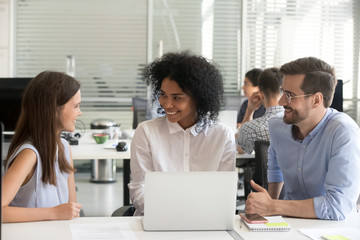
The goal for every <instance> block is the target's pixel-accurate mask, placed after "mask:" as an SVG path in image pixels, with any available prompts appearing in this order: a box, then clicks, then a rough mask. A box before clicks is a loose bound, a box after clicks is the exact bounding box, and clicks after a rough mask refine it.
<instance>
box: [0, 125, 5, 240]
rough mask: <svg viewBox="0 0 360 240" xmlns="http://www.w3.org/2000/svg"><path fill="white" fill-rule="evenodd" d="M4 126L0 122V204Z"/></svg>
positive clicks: (0, 195) (0, 216)
mask: <svg viewBox="0 0 360 240" xmlns="http://www.w3.org/2000/svg"><path fill="white" fill-rule="evenodd" d="M3 133H4V125H3V123H2V122H0V160H1V178H0V204H1V199H2V175H3V174H2V171H3V158H2V153H3V143H4V134H3ZM1 209H2V208H0V239H1V225H2V224H1V223H2V211H1Z"/></svg>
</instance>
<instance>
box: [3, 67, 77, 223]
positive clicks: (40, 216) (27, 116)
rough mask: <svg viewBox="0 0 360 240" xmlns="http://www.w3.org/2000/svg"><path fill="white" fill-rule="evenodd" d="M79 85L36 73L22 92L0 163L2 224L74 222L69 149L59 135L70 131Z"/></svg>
mask: <svg viewBox="0 0 360 240" xmlns="http://www.w3.org/2000/svg"><path fill="white" fill-rule="evenodd" d="M80 101H81V94H80V83H79V82H78V81H76V80H75V79H74V78H72V77H70V76H68V75H66V74H63V73H59V72H42V73H40V74H39V75H37V76H36V77H35V78H34V79H33V80H32V81H31V82H30V83H29V85H28V86H27V88H26V90H25V93H24V95H23V100H22V106H21V113H20V117H19V120H18V123H17V126H16V129H15V135H14V137H13V139H12V142H11V145H10V148H9V151H8V155H7V158H6V161H5V175H4V177H3V192H2V211H3V221H4V222H29V221H41V220H62V219H73V218H75V217H78V216H79V213H80V208H81V205H80V204H79V203H76V193H75V181H74V168H73V162H72V157H71V151H70V147H69V144H68V143H67V142H66V141H65V140H64V139H61V138H60V133H61V131H74V130H75V123H76V118H77V117H78V116H80V115H81V111H80Z"/></svg>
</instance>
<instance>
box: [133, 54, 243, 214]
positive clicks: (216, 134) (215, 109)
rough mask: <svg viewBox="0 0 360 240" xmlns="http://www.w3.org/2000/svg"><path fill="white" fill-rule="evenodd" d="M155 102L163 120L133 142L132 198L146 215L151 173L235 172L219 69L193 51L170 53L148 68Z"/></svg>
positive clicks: (144, 127) (141, 129)
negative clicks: (219, 118) (223, 115)
mask: <svg viewBox="0 0 360 240" xmlns="http://www.w3.org/2000/svg"><path fill="white" fill-rule="evenodd" d="M143 78H144V80H145V81H146V83H147V84H148V85H150V86H151V87H152V91H153V92H152V94H153V102H158V103H159V104H160V108H159V110H158V113H162V114H164V116H162V117H159V118H156V119H152V120H149V121H145V122H142V123H140V124H139V125H138V127H137V128H136V131H135V134H134V137H133V139H132V142H131V161H130V164H131V174H132V180H131V182H130V184H129V189H130V197H131V200H132V202H133V204H134V207H135V209H136V211H135V215H143V214H144V178H145V173H146V172H149V171H161V172H170V171H172V172H174V171H179V172H188V171H235V157H236V156H235V154H236V145H235V138H234V135H233V132H232V130H231V129H230V128H229V127H227V126H225V125H223V124H221V123H219V122H217V121H216V119H217V116H218V114H219V110H220V107H221V103H222V96H223V82H222V76H221V74H220V72H219V70H218V68H217V67H216V66H215V65H214V64H212V63H210V62H209V61H207V60H206V59H205V58H203V57H201V56H196V55H192V54H191V53H190V52H188V51H185V52H180V53H168V54H165V55H164V56H163V57H161V58H158V59H156V60H155V61H154V62H153V63H151V64H149V65H148V66H146V67H145V69H144V71H143Z"/></svg>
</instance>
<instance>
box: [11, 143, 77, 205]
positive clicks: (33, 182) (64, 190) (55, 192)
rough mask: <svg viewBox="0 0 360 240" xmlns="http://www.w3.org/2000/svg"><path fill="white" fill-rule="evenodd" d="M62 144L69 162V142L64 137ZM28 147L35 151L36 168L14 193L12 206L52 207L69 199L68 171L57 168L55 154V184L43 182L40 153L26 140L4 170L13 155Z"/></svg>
mask: <svg viewBox="0 0 360 240" xmlns="http://www.w3.org/2000/svg"><path fill="white" fill-rule="evenodd" d="M61 141H62V144H63V145H64V150H65V157H66V159H67V161H68V162H70V149H69V144H68V143H67V142H66V140H65V139H61ZM26 148H29V149H31V150H33V151H34V152H35V153H36V161H37V165H36V169H35V172H34V174H33V176H32V177H31V179H30V180H29V181H28V182H27V183H26V184H25V185H24V186H21V187H20V189H19V191H18V192H17V193H16V196H15V198H14V199H13V200H12V202H11V203H10V206H13V207H27V208H40V207H54V206H57V205H60V204H63V203H67V202H68V201H69V189H68V176H69V174H68V173H65V172H61V171H60V169H59V164H58V159H57V154H56V162H55V174H56V186H54V185H52V184H48V183H44V182H43V181H42V180H41V176H42V165H41V161H40V155H39V152H38V151H37V149H36V148H35V147H34V146H33V145H32V144H31V143H30V142H27V143H25V144H23V145H21V146H20V147H19V148H18V149H17V150H16V151H15V152H14V154H13V155H12V156H11V157H10V161H9V162H8V164H7V166H6V170H7V169H8V167H9V166H10V163H11V162H12V161H13V160H14V159H15V157H16V156H17V155H18V154H19V153H20V152H21V151H22V150H24V149H26Z"/></svg>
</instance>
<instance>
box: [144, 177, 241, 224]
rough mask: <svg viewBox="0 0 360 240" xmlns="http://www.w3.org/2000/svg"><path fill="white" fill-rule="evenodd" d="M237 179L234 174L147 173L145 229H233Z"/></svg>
mask: <svg viewBox="0 0 360 240" xmlns="http://www.w3.org/2000/svg"><path fill="white" fill-rule="evenodd" d="M237 179H238V176H237V173H236V172H149V173H147V174H146V175H145V196H144V216H143V218H142V222H143V227H144V229H145V230H146V231H151V230H157V231H169V230H229V229H233V227H234V219H235V208H236V192H237Z"/></svg>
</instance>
